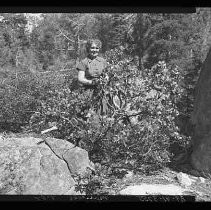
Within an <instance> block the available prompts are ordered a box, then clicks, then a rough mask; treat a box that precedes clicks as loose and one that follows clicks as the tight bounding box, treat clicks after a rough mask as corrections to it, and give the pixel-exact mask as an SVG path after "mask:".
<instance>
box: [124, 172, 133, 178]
mask: <svg viewBox="0 0 211 210" xmlns="http://www.w3.org/2000/svg"><path fill="white" fill-rule="evenodd" d="M132 176H133V172H132V171H127V174H125V178H127V179H129V178H131V177H132Z"/></svg>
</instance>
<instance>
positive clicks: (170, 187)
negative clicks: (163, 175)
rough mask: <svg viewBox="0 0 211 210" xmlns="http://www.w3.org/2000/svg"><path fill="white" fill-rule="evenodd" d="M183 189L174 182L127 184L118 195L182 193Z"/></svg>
mask: <svg viewBox="0 0 211 210" xmlns="http://www.w3.org/2000/svg"><path fill="white" fill-rule="evenodd" d="M183 192H185V189H183V188H182V187H180V186H176V185H174V184H167V185H162V184H141V185H134V186H129V187H127V188H125V189H123V190H121V191H120V192H119V194H120V195H183Z"/></svg>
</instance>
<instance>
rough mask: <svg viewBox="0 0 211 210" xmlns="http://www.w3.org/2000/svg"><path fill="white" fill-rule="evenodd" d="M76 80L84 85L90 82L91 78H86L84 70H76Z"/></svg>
mask: <svg viewBox="0 0 211 210" xmlns="http://www.w3.org/2000/svg"><path fill="white" fill-rule="evenodd" d="M78 81H79V82H81V83H82V84H85V85H91V84H92V80H89V79H86V77H85V71H78Z"/></svg>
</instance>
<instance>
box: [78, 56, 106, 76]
mask: <svg viewBox="0 0 211 210" xmlns="http://www.w3.org/2000/svg"><path fill="white" fill-rule="evenodd" d="M106 66H107V63H106V60H105V59H104V58H102V57H99V56H97V57H96V58H95V59H93V60H92V59H90V58H85V59H83V60H81V61H80V62H79V63H78V65H77V66H76V69H77V70H78V71H85V77H86V78H87V79H92V78H96V77H99V76H100V75H101V74H102V73H103V70H104V69H105V68H106Z"/></svg>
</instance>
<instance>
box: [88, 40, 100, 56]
mask: <svg viewBox="0 0 211 210" xmlns="http://www.w3.org/2000/svg"><path fill="white" fill-rule="evenodd" d="M99 50H100V49H99V47H98V46H97V45H96V44H95V43H92V45H91V47H90V50H89V53H90V55H91V56H92V57H93V58H95V57H97V56H98V54H99Z"/></svg>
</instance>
